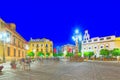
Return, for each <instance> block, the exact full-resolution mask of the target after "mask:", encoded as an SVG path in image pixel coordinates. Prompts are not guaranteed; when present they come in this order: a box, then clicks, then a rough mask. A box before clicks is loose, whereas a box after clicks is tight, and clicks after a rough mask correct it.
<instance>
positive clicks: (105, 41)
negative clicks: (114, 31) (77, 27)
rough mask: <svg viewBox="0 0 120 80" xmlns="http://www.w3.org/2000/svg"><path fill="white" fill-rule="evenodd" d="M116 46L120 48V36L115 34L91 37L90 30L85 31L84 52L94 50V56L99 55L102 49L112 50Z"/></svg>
mask: <svg viewBox="0 0 120 80" xmlns="http://www.w3.org/2000/svg"><path fill="white" fill-rule="evenodd" d="M114 48H120V37H116V36H115V35H113V36H105V37H96V38H91V39H90V35H89V33H88V31H85V35H84V40H83V41H82V53H84V52H86V51H93V52H94V53H95V55H94V56H96V57H99V56H100V50H101V49H108V50H112V49H114Z"/></svg>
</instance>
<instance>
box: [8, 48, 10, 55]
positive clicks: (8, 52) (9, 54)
mask: <svg viewBox="0 0 120 80" xmlns="http://www.w3.org/2000/svg"><path fill="white" fill-rule="evenodd" d="M8 56H10V47H8Z"/></svg>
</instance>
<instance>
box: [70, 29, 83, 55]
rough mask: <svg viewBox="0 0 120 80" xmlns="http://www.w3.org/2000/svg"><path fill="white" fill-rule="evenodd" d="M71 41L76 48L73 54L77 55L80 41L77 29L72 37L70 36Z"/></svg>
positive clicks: (80, 37)
mask: <svg viewBox="0 0 120 80" xmlns="http://www.w3.org/2000/svg"><path fill="white" fill-rule="evenodd" d="M72 39H73V41H75V45H76V46H75V53H76V54H78V52H79V49H78V47H79V45H78V42H79V41H81V40H82V36H81V34H80V33H79V30H78V29H77V30H75V33H74V35H73V36H72Z"/></svg>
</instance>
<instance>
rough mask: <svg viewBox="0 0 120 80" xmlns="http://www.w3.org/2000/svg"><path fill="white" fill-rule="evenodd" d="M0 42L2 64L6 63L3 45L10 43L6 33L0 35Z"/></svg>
mask: <svg viewBox="0 0 120 80" xmlns="http://www.w3.org/2000/svg"><path fill="white" fill-rule="evenodd" d="M0 41H1V42H2V43H3V62H6V59H5V44H6V43H9V42H10V36H9V34H8V33H7V32H6V31H4V32H1V33H0Z"/></svg>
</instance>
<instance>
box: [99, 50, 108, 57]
mask: <svg viewBox="0 0 120 80" xmlns="http://www.w3.org/2000/svg"><path fill="white" fill-rule="evenodd" d="M100 55H103V56H104V57H105V56H109V50H108V49H101V50H100Z"/></svg>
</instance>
